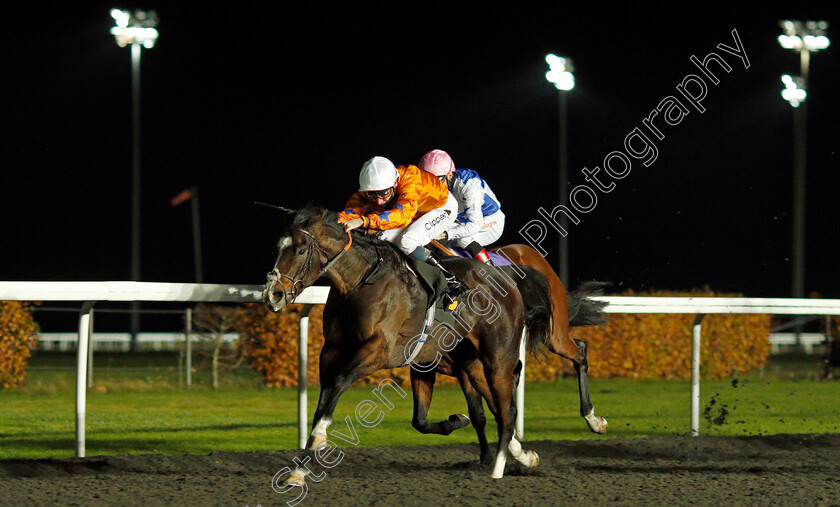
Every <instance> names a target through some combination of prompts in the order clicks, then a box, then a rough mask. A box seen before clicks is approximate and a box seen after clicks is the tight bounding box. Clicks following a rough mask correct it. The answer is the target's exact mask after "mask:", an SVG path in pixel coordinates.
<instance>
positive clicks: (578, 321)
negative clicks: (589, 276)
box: [567, 281, 609, 327]
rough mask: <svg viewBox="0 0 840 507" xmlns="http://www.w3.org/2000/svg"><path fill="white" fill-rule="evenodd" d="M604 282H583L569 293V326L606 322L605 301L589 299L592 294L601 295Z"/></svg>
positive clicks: (594, 324)
mask: <svg viewBox="0 0 840 507" xmlns="http://www.w3.org/2000/svg"><path fill="white" fill-rule="evenodd" d="M606 285H609V284H608V283H606V282H594V281H593V282H583V283H582V284H581V285H580V286H578V288H577V289H575V290H573V291H572V292H570V293H569V295H568V298H567V301H568V304H569V326H571V327H580V326H601V325H603V324H605V323H606V322H607V319H606V317H604V313H603V311H604V307H605V306H607V303H605V302H603V301H596V300H594V299H591V298H592V296H602V295H603V294H604V287H605V286H606Z"/></svg>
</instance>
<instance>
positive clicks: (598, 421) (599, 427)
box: [583, 408, 607, 435]
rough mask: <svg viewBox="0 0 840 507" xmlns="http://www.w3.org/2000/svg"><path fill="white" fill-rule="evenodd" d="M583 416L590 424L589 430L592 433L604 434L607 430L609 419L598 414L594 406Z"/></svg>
mask: <svg viewBox="0 0 840 507" xmlns="http://www.w3.org/2000/svg"><path fill="white" fill-rule="evenodd" d="M583 417H584V419H586V424H588V425H589V430H590V431H591V432H592V433H598V434H601V435H603V434H604V433H606V432H607V420H606V419H604V418H603V417H598V416H596V415H595V409H594V408H593V409H592V410H591V411H590V412H589V413H588V414H587V415H585V416H583Z"/></svg>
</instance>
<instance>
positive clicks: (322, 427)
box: [309, 417, 332, 451]
mask: <svg viewBox="0 0 840 507" xmlns="http://www.w3.org/2000/svg"><path fill="white" fill-rule="evenodd" d="M331 424H332V418H330V417H324V418H321V419H319V420H318V423H317V424H315V427H314V428H312V433H310V434H309V436H310V437H311V438H312V445H311V446H310V447H309V449H310V450H312V451H314V450H316V449H318V446H320V445H321V444H322V443H324V441H325V440H327V428H329V427H330V425H331Z"/></svg>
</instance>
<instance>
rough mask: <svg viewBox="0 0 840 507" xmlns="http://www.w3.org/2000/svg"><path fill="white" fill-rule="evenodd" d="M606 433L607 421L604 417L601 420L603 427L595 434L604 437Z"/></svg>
mask: <svg viewBox="0 0 840 507" xmlns="http://www.w3.org/2000/svg"><path fill="white" fill-rule="evenodd" d="M606 432H607V420H606V419H604V418H603V417H602V418H601V426H600V427H599V428H598V431H596V432H595V433H600V434H601V435H603V434H604V433H606Z"/></svg>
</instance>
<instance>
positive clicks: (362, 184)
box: [359, 157, 399, 192]
mask: <svg viewBox="0 0 840 507" xmlns="http://www.w3.org/2000/svg"><path fill="white" fill-rule="evenodd" d="M398 177H399V173H398V172H397V168H396V167H394V163H393V162H391V161H390V160H388V159H387V158H385V157H373V158H372V159H370V160H368V161H367V162H365V163H364V165H362V172H361V173H359V190H360V191H362V192H367V191H370V190H372V191H376V190H385V189H387V188H391V187H393V186H394V185H395V184H396V183H397V178H398Z"/></svg>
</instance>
